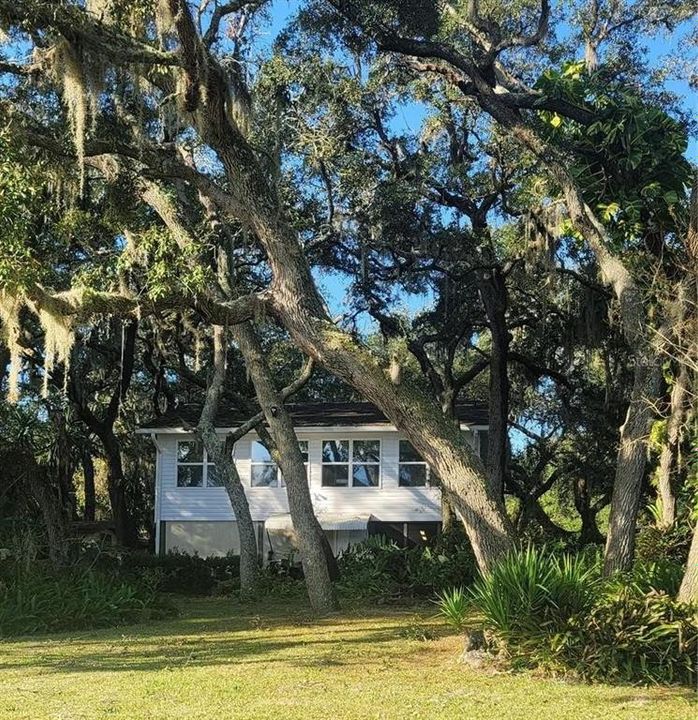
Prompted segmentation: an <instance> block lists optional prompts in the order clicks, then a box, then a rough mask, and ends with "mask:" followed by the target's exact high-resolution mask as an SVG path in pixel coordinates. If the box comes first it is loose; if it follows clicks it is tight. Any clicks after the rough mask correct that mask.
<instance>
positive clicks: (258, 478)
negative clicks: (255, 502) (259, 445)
mask: <svg viewBox="0 0 698 720" xmlns="http://www.w3.org/2000/svg"><path fill="white" fill-rule="evenodd" d="M278 484H279V471H278V469H277V467H276V465H253V466H252V487H277V486H278Z"/></svg>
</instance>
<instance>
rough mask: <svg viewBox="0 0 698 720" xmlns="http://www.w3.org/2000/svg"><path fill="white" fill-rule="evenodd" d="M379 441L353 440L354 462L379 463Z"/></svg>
mask: <svg viewBox="0 0 698 720" xmlns="http://www.w3.org/2000/svg"><path fill="white" fill-rule="evenodd" d="M380 460H381V443H380V440H354V462H376V463H377V462H380Z"/></svg>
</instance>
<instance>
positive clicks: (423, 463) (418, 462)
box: [397, 438, 431, 488]
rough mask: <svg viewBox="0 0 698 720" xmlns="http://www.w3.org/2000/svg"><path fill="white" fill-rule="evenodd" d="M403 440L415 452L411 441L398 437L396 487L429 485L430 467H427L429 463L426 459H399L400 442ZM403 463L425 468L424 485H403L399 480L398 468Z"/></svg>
mask: <svg viewBox="0 0 698 720" xmlns="http://www.w3.org/2000/svg"><path fill="white" fill-rule="evenodd" d="M403 442H406V443H409V444H410V446H411V447H412V450H414V452H415V453H417V451H416V450H415V447H414V445H412V443H411V442H410V441H409V440H407V439H406V438H399V439H398V443H397V484H398V487H401V488H419V487H431V468H430V467H429V463H428V462H426V460H405V461H403V460H400V444H401V443H403ZM417 455H419V453H417ZM420 457H421V456H420ZM403 465H418V466H423V467H424V468H425V473H424V485H403V484H402V483H401V482H400V469H401V468H402V466H403Z"/></svg>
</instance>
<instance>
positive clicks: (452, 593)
mask: <svg viewBox="0 0 698 720" xmlns="http://www.w3.org/2000/svg"><path fill="white" fill-rule="evenodd" d="M436 604H437V605H438V607H439V615H440V616H441V617H443V618H444V619H445V620H446V622H447V623H448V624H449V625H451V626H452V627H453V628H455V629H456V630H457V631H458V632H461V631H462V630H463V628H464V627H465V624H466V618H467V616H468V611H469V610H470V609H471V607H472V604H471V602H470V597H469V596H468V593H467V592H466V591H465V590H464V589H463V588H462V587H459V588H451V589H450V590H444V591H443V592H441V593H439V595H438V596H437V601H436Z"/></svg>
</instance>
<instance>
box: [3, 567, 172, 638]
mask: <svg viewBox="0 0 698 720" xmlns="http://www.w3.org/2000/svg"><path fill="white" fill-rule="evenodd" d="M0 565H4V566H5V567H2V572H1V573H0V637H6V636H10V635H21V634H28V633H36V632H49V631H56V630H83V629H87V628H95V627H103V626H110V625H119V624H121V623H126V622H138V621H144V620H149V619H153V618H161V617H167V616H170V615H172V614H174V609H173V606H171V605H170V604H169V603H167V602H165V601H163V600H162V598H161V597H160V596H159V593H158V592H157V583H158V577H157V574H156V573H148V574H144V575H143V576H142V577H141V578H140V580H126V579H124V578H120V577H118V576H111V575H109V574H106V573H103V572H99V571H96V570H94V569H89V568H88V569H85V568H83V567H79V566H76V567H72V568H63V569H61V570H55V569H52V568H50V567H48V566H46V565H44V564H38V563H36V564H34V565H32V566H30V567H28V568H27V567H22V566H20V565H18V564H11V566H10V563H8V562H7V561H5V562H4V563H1V564H0Z"/></svg>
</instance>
